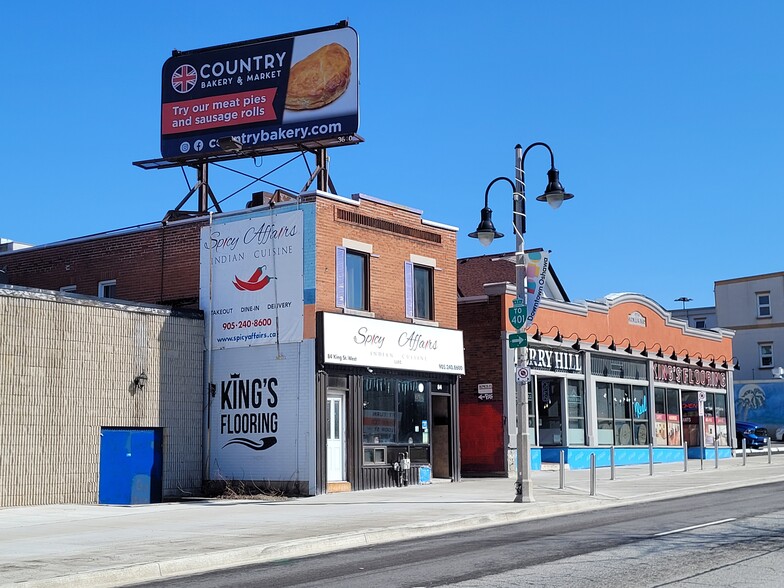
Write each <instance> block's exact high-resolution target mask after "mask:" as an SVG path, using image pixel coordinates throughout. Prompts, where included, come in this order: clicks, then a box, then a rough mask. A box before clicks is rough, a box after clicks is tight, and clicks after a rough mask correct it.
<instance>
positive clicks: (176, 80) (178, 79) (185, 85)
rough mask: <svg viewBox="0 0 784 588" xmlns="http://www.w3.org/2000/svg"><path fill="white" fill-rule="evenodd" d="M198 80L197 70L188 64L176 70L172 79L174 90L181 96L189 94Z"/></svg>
mask: <svg viewBox="0 0 784 588" xmlns="http://www.w3.org/2000/svg"><path fill="white" fill-rule="evenodd" d="M198 78H199V76H197V75H196V68H195V67H193V66H192V65H188V64H187V63H186V64H184V65H181V66H180V67H178V68H177V69H175V70H174V73H173V74H172V79H171V83H172V88H174V90H175V91H176V92H179V93H180V94H187V93H188V92H190V91H191V90H193V86H195V85H196V80H197V79H198Z"/></svg>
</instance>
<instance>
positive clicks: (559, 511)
mask: <svg viewBox="0 0 784 588" xmlns="http://www.w3.org/2000/svg"><path fill="white" fill-rule="evenodd" d="M673 475H676V474H675V473H673ZM609 482H610V480H602V481H601V483H602V484H606V483H609ZM776 482H784V474H780V475H772V476H770V477H768V478H766V479H764V480H759V479H756V480H736V481H731V482H717V483H712V484H707V485H699V486H693V487H687V488H671V489H666V490H662V491H658V492H650V491H648V492H646V493H645V494H642V495H639V496H631V497H620V496H613V495H611V494H601V493H600V494H598V495H597V496H594V497H590V496H587V495H586V493H585V490H584V489H579V488H574V487H567V488H566V489H565V490H558V489H553V488H547V490H548V491H554V492H564V493H568V494H571V495H580V496H581V497H584V498H582V499H581V500H579V501H577V502H571V503H565V504H549V505H541V504H537V503H533V504H530V505H528V504H523V505H518V506H513V505H514V503H510V506H509V510H505V511H502V512H497V513H492V514H485V515H478V516H467V517H461V518H457V519H449V520H441V521H434V522H432V523H415V524H410V525H400V526H396V527H388V528H370V529H364V530H360V531H352V532H349V533H335V534H331V535H321V536H318V537H308V538H304V539H297V540H291V541H281V542H277V543H270V544H267V545H255V546H250V547H241V548H235V549H228V550H224V551H219V552H215V553H207V554H199V555H194V556H188V557H180V558H173V559H169V560H162V561H159V562H149V563H143V564H136V565H131V566H123V567H118V568H109V569H103V570H96V571H91V572H84V573H78V574H73V575H68V576H59V577H56V578H47V579H43V580H32V581H29V582H21V583H13V584H3V585H1V586H0V588H6V587H8V588H10V587H12V586H13V587H15V588H56V587H63V586H79V587H82V586H92V587H96V588H99V587H113V586H118V585H128V584H134V583H142V582H153V581H161V580H166V579H171V578H176V577H181V576H186V575H191V574H198V573H207V572H212V571H217V570H221V569H229V568H233V567H240V566H244V565H252V564H261V563H270V562H274V561H280V560H284V559H294V558H300V557H308V556H313V555H320V554H325V553H334V552H338V551H345V550H349V549H355V548H359V547H369V546H372V545H382V544H386V543H393V542H395V541H405V540H407V539H417V538H422V537H432V536H437V535H444V534H447V533H456V532H460V531H468V530H472V529H482V528H487V527H494V526H500V525H506V524H511V523H519V522H522V521H526V520H535V519H541V518H549V517H554V516H561V515H566V514H574V513H579V512H587V511H592V510H600V509H608V508H614V507H619V506H625V505H630V504H640V503H646V502H655V501H658V500H666V499H668V498H673V497H682V496H692V495H696V494H705V493H709V492H720V491H722V490H728V489H731V488H741V487H746V486H756V485H761V484H768V483H776ZM534 497H535V493H534Z"/></svg>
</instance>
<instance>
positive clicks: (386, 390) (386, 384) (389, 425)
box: [362, 377, 430, 445]
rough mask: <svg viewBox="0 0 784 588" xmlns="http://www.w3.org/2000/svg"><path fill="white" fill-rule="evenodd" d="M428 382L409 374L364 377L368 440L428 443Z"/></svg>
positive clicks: (364, 430)
mask: <svg viewBox="0 0 784 588" xmlns="http://www.w3.org/2000/svg"><path fill="white" fill-rule="evenodd" d="M427 396H428V395H427V385H426V383H425V382H422V381H420V380H414V379H407V378H394V377H392V378H386V377H375V378H365V379H364V390H363V403H362V416H363V422H362V439H363V441H364V442H365V443H380V444H390V443H392V444H395V443H397V444H404V445H409V444H427V443H429V442H430V439H429V426H428V410H427Z"/></svg>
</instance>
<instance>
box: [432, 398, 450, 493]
mask: <svg viewBox="0 0 784 588" xmlns="http://www.w3.org/2000/svg"><path fill="white" fill-rule="evenodd" d="M431 399H432V413H433V440H432V447H431V450H432V452H433V477H434V478H451V477H452V467H451V463H450V459H449V456H450V455H451V451H450V449H451V448H450V444H449V439H450V436H451V433H452V424H451V421H450V418H449V414H450V411H449V396H438V395H435V394H434V395H433V396H432V397H431Z"/></svg>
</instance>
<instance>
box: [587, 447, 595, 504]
mask: <svg viewBox="0 0 784 588" xmlns="http://www.w3.org/2000/svg"><path fill="white" fill-rule="evenodd" d="M589 480H590V482H589V490H588V494H590V495H591V496H596V454H595V453H592V454H591V474H590V478H589Z"/></svg>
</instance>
